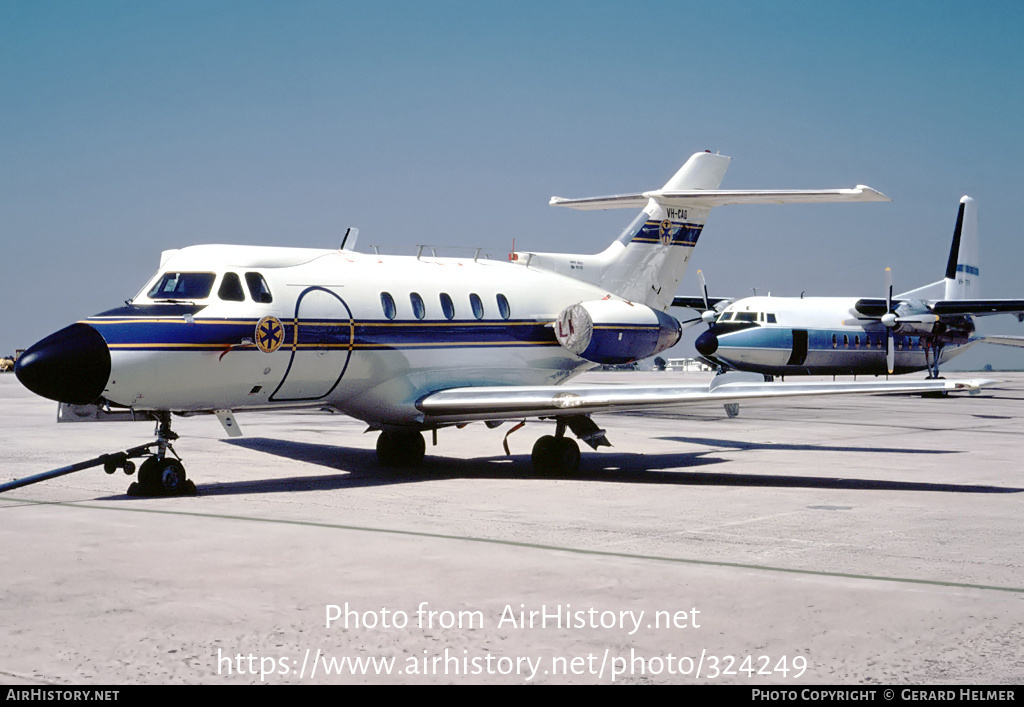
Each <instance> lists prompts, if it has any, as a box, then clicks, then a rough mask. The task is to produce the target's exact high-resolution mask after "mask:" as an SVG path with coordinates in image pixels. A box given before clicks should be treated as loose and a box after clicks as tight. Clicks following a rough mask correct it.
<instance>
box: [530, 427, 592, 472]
mask: <svg viewBox="0 0 1024 707" xmlns="http://www.w3.org/2000/svg"><path fill="white" fill-rule="evenodd" d="M530 461H532V462H533V468H534V469H535V470H537V471H538V472H539V473H541V474H573V473H575V472H576V471H578V470H579V468H580V446H579V445H578V444H576V442H575V441H574V440H571V439H569V438H568V437H562V438H561V439H558V438H556V437H553V436H551V435H544V436H543V437H541V438H540V439H538V440H537V441H536V442H535V443H534V445H533V453H532V454H531V455H530Z"/></svg>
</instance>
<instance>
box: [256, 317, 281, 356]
mask: <svg viewBox="0 0 1024 707" xmlns="http://www.w3.org/2000/svg"><path fill="white" fill-rule="evenodd" d="M283 342H284V325H283V324H281V320H280V319H278V318H277V317H263V319H261V320H260V321H259V324H257V325H256V347H257V348H258V349H259V350H260V351H262V352H263V353H274V352H275V351H277V350H278V349H279V348H281V344H282V343H283Z"/></svg>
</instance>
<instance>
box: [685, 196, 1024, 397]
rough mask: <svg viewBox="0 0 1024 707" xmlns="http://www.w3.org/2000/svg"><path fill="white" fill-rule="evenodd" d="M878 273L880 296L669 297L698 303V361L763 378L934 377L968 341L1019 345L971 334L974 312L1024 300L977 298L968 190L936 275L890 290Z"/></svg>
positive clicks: (1014, 309)
mask: <svg viewBox="0 0 1024 707" xmlns="http://www.w3.org/2000/svg"><path fill="white" fill-rule="evenodd" d="M885 277H886V293H887V294H886V297H885V298H860V299H858V298H856V297H747V298H744V299H741V300H737V301H735V302H732V303H731V304H727V305H725V306H724V307H723V306H722V305H719V308H721V312H720V313H717V310H716V309H715V303H714V302H709V301H708V300H707V293H706V292H705V294H704V298H703V301H702V299H701V298H698V297H686V298H683V297H679V298H676V299H675V300H674V302H673V304H674V305H676V306H688V307H691V308H694V309H698V310H702V311H703V312H704V314H702V316H703V317H704V318H705V321H708V323H709V326H708V330H707V331H705V332H704V333H702V334H701V335H700V336H698V337H697V340H696V341H695V342H694V343H695V346H696V348H697V351H698V353H700V355H701V356H702V357H703V358H704V360H705V361H707V362H708V363H710V364H712V365H713V366H715V367H717V368H719V369H720V370H739V371H751V372H755V373H761V374H763V375H764V376H765V377H766V379H768V380H770V379H771V378H772V377H774V376H787V375H790V376H791V375H850V374H852V375H857V374H862V375H869V374H870V375H885V374H887V373H911V372H914V371H923V370H926V371H928V377H929V378H938V376H939V366H940V365H941V364H942V363H945V362H946V361H948V360H949V359H951V358H953V357H954V356H957V355H959V354H961V353H963V352H964V351H966V350H967V349H968V348H970V347H971V346H973V345H974V344H977V343H980V342H987V343H997V344H1003V345H1009V346H1024V341H1021V340H1020V339H1018V338H1015V337H975V336H973V334H974V331H975V325H974V320H973V317H974V316H982V315H988V314H998V313H1012V314H1015V315H1017V317H1018V319H1022V320H1024V300H1022V299H977V297H978V288H979V285H980V281H981V271H980V269H979V267H978V211H977V205H976V204H975V201H974V199H972V198H971V197H969V196H964V197H963V198H962V199H960V207H959V210H958V212H957V219H956V226H955V227H954V229H953V244H952V247H951V248H950V252H949V259H948V261H947V264H946V272H945V277H944V278H943V279H942V280H939V281H938V282H933V283H932V284H930V285H926V286H924V287H920V288H918V289H916V290H912V291H910V292H906V293H903V294H900V295H896V296H895V297H893V295H892V273H891V271H890V270H889V269H888V268H886V271H885ZM705 289H706V288H705ZM712 312H714V313H715V314H716V315H717V316H715V314H711V313H712ZM709 315H710V316H709Z"/></svg>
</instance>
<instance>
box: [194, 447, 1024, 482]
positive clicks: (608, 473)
mask: <svg viewBox="0 0 1024 707" xmlns="http://www.w3.org/2000/svg"><path fill="white" fill-rule="evenodd" d="M670 439H678V440H679V441H684V442H690V443H695V444H707V445H712V446H716V447H719V448H721V447H728V446H732V447H733V448H737V447H741V448H743V449H785V450H802V449H806V450H819V451H830V450H831V451H836V450H838V451H861V452H871V451H880V452H888V453H910V454H944V453H949V452H943V451H942V450H904V449H880V450H871V449H865V448H862V447H858V448H852V447H851V448H847V447H816V446H813V445H785V444H783V445H773V444H767V445H759V444H753V443H750V442H742V443H739V442H726V441H723V440H711V439H698V438H693V439H691V438H683V437H679V438H670ZM225 443H226V444H232V445H235V446H238V447H244V448H246V449H250V450H252V451H255V452H262V453H264V454H273V455H275V456H280V457H284V458H286V459H290V460H293V461H299V462H304V463H309V464H316V465H319V466H322V467H326V468H329V469H333V470H336V471H339V472H342V473H340V474H329V475H319V474H317V475H304V476H289V477H280V478H272V479H252V480H246V481H233V482H226V483H217V482H209V483H199V484H197V487H198V491H199V494H200V495H204V496H215V495H228V494H252V493H284V492H293V491H328V490H338V489H345V488H360V487H368V486H386V485H394V484H406V483H418V482H429V481H436V480H442V479H455V478H476V479H537V478H547V479H571V480H574V481H593V482H614V483H644V484H674V485H680V486H736V487H769V488H772V487H774V488H822V489H860V490H875V491H878V490H882V491H943V492H947V493H1020V492H1022V491H1024V489H1020V488H1009V487H998V486H981V485H971V484H942V483H927V482H910V481H895V480H878V479H849V478H839V477H824V476H797V475H779V474H736V473H714V472H708V471H691V469H694V468H696V467H704V466H710V465H714V464H721V463H724V462H727V461H729V460H726V459H720V458H715V457H709V456H707V455H709V454H712V453H713V452H714V451H715V450H707V451H703V452H689V453H672V454H634V453H628V454H627V453H622V454H619V453H615V452H602V453H600V454H588V455H585V456H584V457H583V463H582V465H581V467H580V470H579V471H578V472H576V473H574V474H571V475H570V474H539V473H537V472H535V471H534V470H533V468H532V466H531V464H530V460H529V456H528V455H525V454H518V455H513V456H494V457H483V458H476V459H452V458H447V457H433V456H430V455H428V456H427V457H426V458H425V459H424V462H423V465H422V466H420V467H419V468H417V469H412V470H403V469H384V468H381V467H380V465H379V464H378V463H377V455H376V453H375V452H374V451H372V450H368V449H358V448H351V447H339V446H335V445H327V444H312V443H307V442H293V441H287V440H275V439H267V438H246V439H234V440H225ZM254 467H256V468H258V465H254ZM668 470H671V471H668Z"/></svg>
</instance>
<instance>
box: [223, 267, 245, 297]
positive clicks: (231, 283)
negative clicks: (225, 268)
mask: <svg viewBox="0 0 1024 707" xmlns="http://www.w3.org/2000/svg"><path fill="white" fill-rule="evenodd" d="M217 296H218V297H220V298H221V299H222V300H226V301H228V302H244V301H245V290H243V289H242V280H241V278H239V277H238V275H237V274H235V273H233V272H228V273H224V279H223V280H221V281H220V287H219V288H218V289H217Z"/></svg>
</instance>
